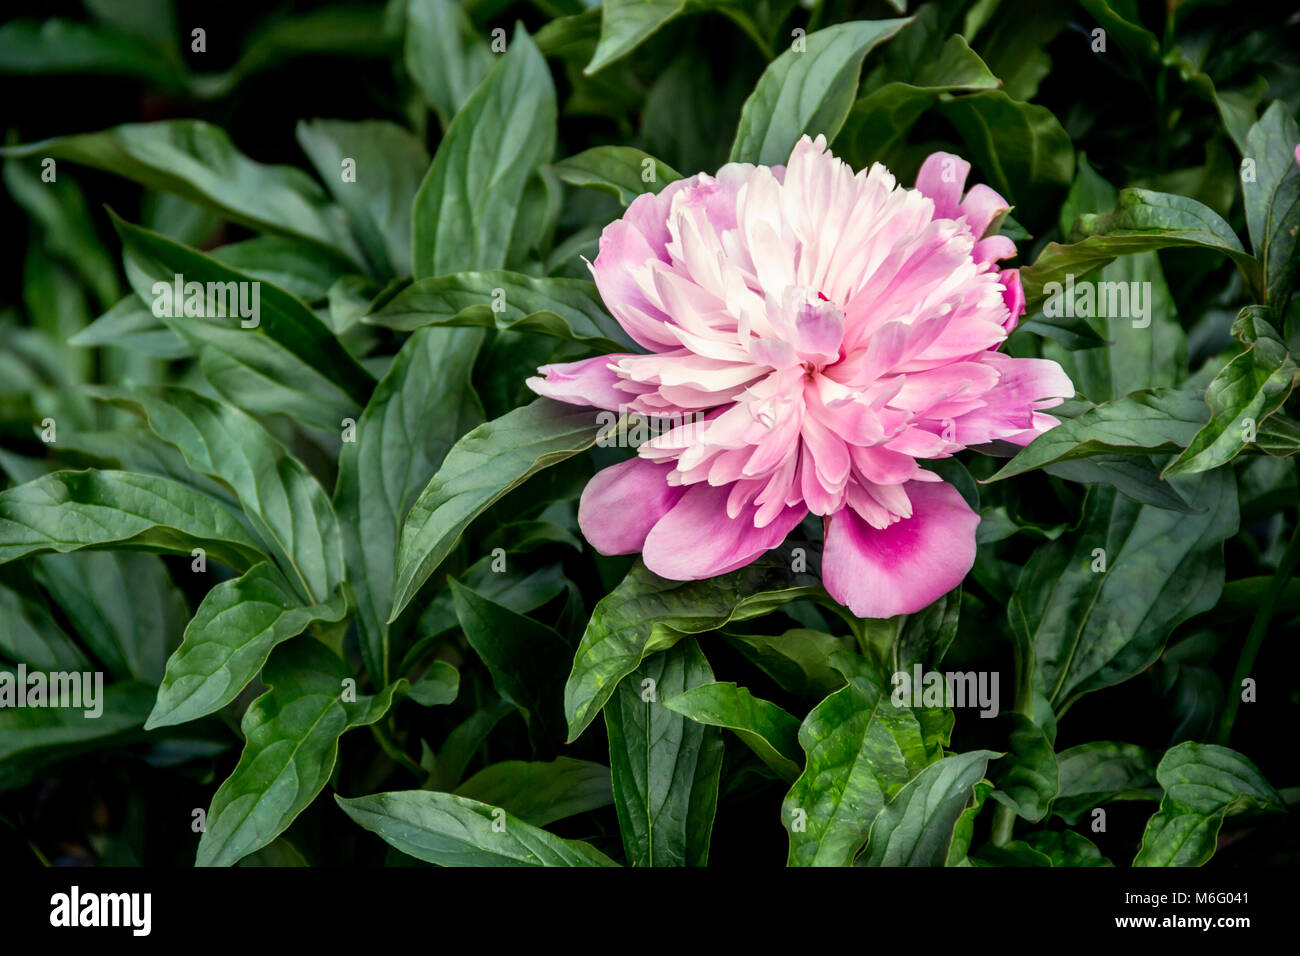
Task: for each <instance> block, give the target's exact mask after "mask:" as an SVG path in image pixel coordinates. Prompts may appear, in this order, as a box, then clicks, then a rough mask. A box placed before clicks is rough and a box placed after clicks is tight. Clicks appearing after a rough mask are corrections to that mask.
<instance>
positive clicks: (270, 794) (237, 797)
mask: <svg viewBox="0 0 1300 956" xmlns="http://www.w3.org/2000/svg"><path fill="white" fill-rule="evenodd" d="M350 679H354V678H353V677H352V675H351V673H349V671H348V670H347V668H346V667H345V666H344V664H343V662H342V661H341V660H339V658H338V657H336V656H335V655H334V653H333V652H332V651H330V650H329V649H328V648H326V647H325V646H324V645H323V644H321V643H320V642H319V641H315V640H300V641H288V642H286V643H284V644H281V645H280V646H279V647H277V648H276V649H275V652H274V653H273V654H272V655H271V658H270V660H268V661H267V663H266V667H265V668H264V669H263V672H262V681H263V683H265V684H266V685H267V686H269V687H270V688H271V689H270V690H268V691H267V692H266V693H265V694H263V695H262V696H261V697H259V698H257V700H255V701H253V703H251V704H250V705H249V706H248V710H247V711H245V713H244V719H243V720H242V721H241V722H240V729H241V730H242V731H243V733H244V737H245V738H246V740H247V743H246V744H245V746H244V752H243V753H242V754H240V757H239V763H238V764H237V765H236V767H235V769H234V771H233V772H232V773H231V774H230V776H229V777H227V778H226V780H225V782H224V783H222V785H221V786H220V787H219V788H218V790H217V792H216V794H215V795H214V796H213V798H212V805H211V807H210V808H209V809H208V814H207V829H206V830H205V831H204V833H203V836H202V837H200V839H199V850H198V856H197V858H196V860H195V864H196V865H197V866H230V865H232V864H234V863H237V862H238V861H239V860H240V859H242V858H243V857H245V856H247V855H248V854H249V853H252V852H253V851H254V850H258V849H261V848H262V847H264V846H266V845H267V844H268V843H270V842H271V841H272V840H274V839H275V838H276V837H278V836H279V835H280V834H281V833H283V832H284V830H285V828H287V827H288V826H289V824H290V823H292V822H293V821H294V818H295V817H297V816H298V814H299V813H301V812H302V811H303V810H305V809H306V808H307V806H308V805H309V804H310V803H311V802H312V801H313V800H314V799H316V795H317V794H318V793H320V791H321V788H322V787H324V786H325V784H326V782H327V781H328V780H329V778H330V775H331V774H332V773H333V772H334V762H335V760H336V759H337V757H338V750H339V737H340V736H341V735H342V734H344V733H346V732H347V731H349V730H351V729H353V728H354V727H362V726H365V725H367V724H373V723H374V722H375V721H377V720H379V719H380V718H381V717H383V716H384V714H385V713H386V712H387V711H388V708H389V707H390V706H391V705H392V702H393V698H394V697H395V696H396V695H397V694H399V693H404V692H405V691H406V690H407V689H408V685H407V684H406V681H404V680H403V681H398V682H397V683H396V684H390V685H389V686H388V687H386V688H384V690H382V691H381V692H380V693H378V694H376V695H374V696H373V697H366V696H358V697H355V700H352V701H348V702H345V701H344V700H343V699H342V697H343V695H344V692H345V690H347V688H345V686H344V681H345V680H350Z"/></svg>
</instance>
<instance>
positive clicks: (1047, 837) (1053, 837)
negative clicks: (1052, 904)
mask: <svg viewBox="0 0 1300 956" xmlns="http://www.w3.org/2000/svg"><path fill="white" fill-rule="evenodd" d="M1015 842H1019V841H1015ZM1024 843H1025V845H1026V846H1029V847H1030V848H1031V849H1033V850H1035V851H1036V852H1038V853H1041V854H1043V855H1044V856H1045V857H1047V859H1048V860H1049V861H1050V863H1051V865H1052V866H1114V865H1115V864H1113V863H1111V862H1110V860H1108V859H1106V858H1105V857H1104V856H1102V855H1101V851H1100V850H1098V849H1097V847H1096V845H1095V844H1094V843H1093V842H1092V841H1091V840H1089V839H1088V838H1087V837H1085V836H1082V835H1080V834H1078V833H1075V832H1074V831H1073V830H1059V831H1049V830H1040V831H1038V832H1037V833H1028V834H1026V835H1025V839H1024Z"/></svg>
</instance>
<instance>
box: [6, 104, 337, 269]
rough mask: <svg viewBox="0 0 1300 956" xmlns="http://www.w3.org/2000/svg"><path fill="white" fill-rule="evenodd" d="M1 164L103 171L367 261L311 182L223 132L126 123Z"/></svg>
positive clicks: (14, 149)
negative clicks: (37, 160) (31, 162)
mask: <svg viewBox="0 0 1300 956" xmlns="http://www.w3.org/2000/svg"><path fill="white" fill-rule="evenodd" d="M0 156H40V157H47V156H48V157H52V158H54V159H66V160H68V161H69V162H72V163H78V164H81V165H84V166H91V167H93V168H95V169H102V170H105V171H107V172H110V173H113V174H114V175H117V176H122V177H124V178H126V179H130V180H132V181H133V182H136V183H139V184H140V185H142V186H145V187H148V188H150V189H157V190H160V191H162V192H166V193H173V194H175V195H177V196H180V197H181V198H182V199H188V200H190V201H191V202H196V203H198V204H199V205H201V206H203V207H205V208H207V209H211V210H212V211H214V212H216V213H217V214H218V215H220V216H221V217H222V218H224V219H228V220H230V221H231V222H235V223H238V224H239V225H241V226H247V227H248V228H250V229H254V230H256V231H258V232H271V233H275V234H277V235H282V236H291V237H293V238H297V239H302V240H304V241H306V242H311V243H314V244H316V245H318V246H322V247H325V248H327V249H331V250H335V251H337V252H340V253H342V254H344V255H346V256H347V257H348V258H350V259H352V260H353V261H354V262H360V261H361V253H360V250H359V249H358V248H357V246H356V243H355V242H353V240H352V237H351V236H350V235H349V234H348V230H347V226H346V224H345V223H344V220H343V214H342V211H341V210H339V209H338V208H336V207H334V206H332V205H331V204H330V203H329V201H328V199H326V197H325V193H324V192H323V191H322V190H321V188H320V187H319V186H318V185H316V183H315V182H313V181H312V179H311V177H310V176H308V175H307V174H306V173H304V172H303V171H302V170H300V169H294V168H292V167H289V166H267V165H264V164H262V163H258V162H254V161H253V160H251V159H249V158H248V157H247V156H245V155H244V154H243V153H241V152H240V151H239V150H237V149H236V148H235V146H234V144H233V143H231V142H230V138H229V137H228V136H227V135H226V134H225V132H224V131H223V130H221V129H219V128H218V127H216V126H211V125H209V124H207V123H204V122H202V121H200V120H167V121H165V122H160V123H128V124H125V125H122V126H114V127H112V128H111V129H107V130H104V131H103V132H100V133H82V134H79V135H75V136H63V137H58V138H55V139H47V140H42V141H40V142H37V143H27V144H24V145H21V146H9V147H3V148H0Z"/></svg>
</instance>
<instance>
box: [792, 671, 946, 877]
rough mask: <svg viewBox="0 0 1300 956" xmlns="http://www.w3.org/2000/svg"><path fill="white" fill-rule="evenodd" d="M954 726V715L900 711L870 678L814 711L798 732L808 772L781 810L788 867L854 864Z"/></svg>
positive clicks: (853, 681) (855, 679) (860, 678)
mask: <svg viewBox="0 0 1300 956" xmlns="http://www.w3.org/2000/svg"><path fill="white" fill-rule="evenodd" d="M940 715H942V716H943V718H944V719H943V720H942V721H938V720H935V719H934V718H937V717H939V716H940ZM922 717H924V718H925V721H924V723H923V721H922V719H921V718H922ZM945 725H946V728H947V730H946V731H945V730H944V729H943V728H944V726H945ZM927 726H928V727H930V728H931V732H930V733H929V734H927ZM936 727H937V728H939V729H940V732H939V734H938V735H937V736H936V735H935V734H934V733H933V728H936ZM951 727H952V714H951V712H950V711H931V712H930V713H928V714H927V713H925V712H923V711H917V710H913V709H911V708H907V707H897V706H895V705H894V704H893V703H892V701H891V700H890V695H889V694H888V693H886V692H884V691H882V690H881V689H880V688H879V687H877V686H876V685H875V684H874V683H873V682H872V681H871V680H870V679H869V678H867V677H866V676H864V675H853V676H851V677H850V678H849V683H848V686H846V687H843V688H841V689H840V690H837V691H836V692H835V693H833V694H831V695H830V696H829V697H827V698H826V699H825V700H823V701H822V702H821V703H820V704H818V705H817V706H816V707H815V708H813V710H812V712H811V713H810V714H808V716H807V717H806V718H805V719H804V722H803V726H801V727H800V728H799V745H800V746H801V747H803V749H804V753H805V754H806V755H807V758H806V761H805V767H804V771H803V773H802V774H801V775H800V777H799V779H798V780H796V781H795V783H794V786H793V787H791V788H790V792H789V793H788V794H786V797H785V801H784V803H783V804H782V806H781V818H782V819H781V822H782V823H783V824H784V826H785V828H786V830H788V831H789V833H790V856H789V864H790V865H791V866H848V865H849V864H850V863H852V862H853V858H854V857H855V856H856V855H857V853H858V850H859V849H860V848H861V847H862V846H863V845H864V844H865V843H866V842H867V837H868V836H869V835H870V832H871V825H872V823H873V822H874V821H875V819H876V815H877V814H879V813H880V811H881V810H882V809H884V806H885V804H886V803H887V802H888V801H889V800H890V799H892V798H893V797H894V795H895V794H897V793H898V792H899V790H901V789H902V788H903V785H904V784H906V783H907V782H908V781H909V780H911V779H912V778H913V777H915V776H916V775H917V774H918V773H920V772H921V770H922V769H923V768H924V767H926V766H927V765H929V764H930V763H932V762H933V761H934V760H936V759H938V757H940V756H941V749H942V746H943V744H945V743H947V733H948V732H950V729H951ZM950 832H951V831H950ZM945 849H946V847H945Z"/></svg>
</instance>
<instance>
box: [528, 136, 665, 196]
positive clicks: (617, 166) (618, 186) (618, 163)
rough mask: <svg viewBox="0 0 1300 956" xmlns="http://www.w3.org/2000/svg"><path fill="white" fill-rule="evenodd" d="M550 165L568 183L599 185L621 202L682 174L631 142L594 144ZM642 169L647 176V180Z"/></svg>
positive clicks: (590, 187) (653, 189)
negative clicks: (630, 144)
mask: <svg viewBox="0 0 1300 956" xmlns="http://www.w3.org/2000/svg"><path fill="white" fill-rule="evenodd" d="M551 168H552V169H553V170H555V174H556V175H557V176H559V177H560V179H562V180H563V181H564V182H566V183H568V184H569V185H571V186H585V187H586V188H588V189H599V190H600V191H601V192H604V193H608V194H609V195H611V196H613V197H615V198H616V199H618V201H619V202H621V203H622V204H623V205H624V206H627V205H629V204H630V203H631V202H632V200H634V199H636V197H637V196H643V195H645V194H646V193H657V192H659V190H661V189H663V188H664V187H665V186H667V185H668V184H669V183H671V182H674V181H676V180H678V179H681V178H682V174H681V173H679V172H678V171H677V170H675V169H673V168H672V167H671V166H669V165H668V164H667V163H663V162H660V161H659V160H657V159H655V158H654V157H653V156H651V155H649V154H648V153H643V152H641V150H639V149H633V148H632V147H631V146H596V147H594V148H592V149H587V150H583V151H582V152H581V153H578V154H577V155H576V156H570V157H569V158H568V159H562V160H560V161H559V162H558V163H555V164H554V165H553V166H552V167H551ZM646 173H649V174H650V177H651V178H650V179H649V180H648V181H647V180H646V178H645V177H646Z"/></svg>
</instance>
